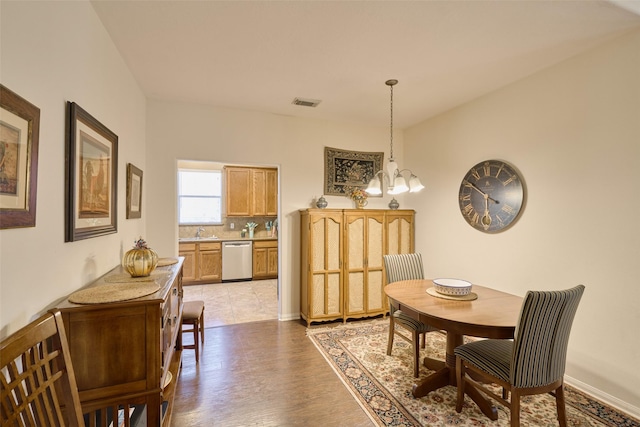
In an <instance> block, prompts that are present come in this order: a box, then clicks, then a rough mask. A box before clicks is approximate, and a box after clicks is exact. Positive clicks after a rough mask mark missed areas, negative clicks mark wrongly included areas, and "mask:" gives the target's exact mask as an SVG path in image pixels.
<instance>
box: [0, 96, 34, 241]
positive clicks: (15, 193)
mask: <svg viewBox="0 0 640 427" xmlns="http://www.w3.org/2000/svg"><path fill="white" fill-rule="evenodd" d="M39 135H40V109H39V108H38V107H36V106H35V105H33V104H31V103H30V102H28V101H27V100H26V99H24V98H22V97H20V96H19V95H18V94H16V93H14V92H12V91H11V90H9V89H8V88H6V87H5V86H3V85H0V228H3V229H4V228H21V227H35V226H36V202H37V197H36V193H37V186H38V140H39Z"/></svg>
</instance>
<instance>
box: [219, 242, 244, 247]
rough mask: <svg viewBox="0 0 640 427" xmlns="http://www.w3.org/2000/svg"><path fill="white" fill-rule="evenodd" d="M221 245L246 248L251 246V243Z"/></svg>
mask: <svg viewBox="0 0 640 427" xmlns="http://www.w3.org/2000/svg"><path fill="white" fill-rule="evenodd" d="M222 245H223V246H227V247H229V246H232V247H246V246H251V242H224V243H223V244H222Z"/></svg>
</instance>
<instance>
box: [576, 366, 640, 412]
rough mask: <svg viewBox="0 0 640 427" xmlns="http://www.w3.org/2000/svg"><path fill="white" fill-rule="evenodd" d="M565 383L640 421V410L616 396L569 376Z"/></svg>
mask: <svg viewBox="0 0 640 427" xmlns="http://www.w3.org/2000/svg"><path fill="white" fill-rule="evenodd" d="M564 382H565V383H566V384H568V385H570V386H571V387H574V388H577V389H578V390H580V391H582V392H584V393H586V394H588V395H590V396H592V397H594V398H596V399H598V400H600V401H602V402H603V403H605V404H607V405H610V406H612V407H614V408H616V409H618V410H619V411H622V412H625V413H627V414H629V415H630V416H632V417H634V418H638V419H640V408H638V407H637V406H633V405H631V404H630V403H627V402H625V401H623V400H620V399H618V398H617V397H615V396H612V395H610V394H608V393H605V392H603V391H602V390H598V389H597V388H595V387H592V386H590V385H589V384H586V383H583V382H582V381H579V380H577V379H575V378H572V377H570V376H568V375H565V376H564Z"/></svg>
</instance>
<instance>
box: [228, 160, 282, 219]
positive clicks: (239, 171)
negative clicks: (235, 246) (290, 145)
mask: <svg viewBox="0 0 640 427" xmlns="http://www.w3.org/2000/svg"><path fill="white" fill-rule="evenodd" d="M224 171H225V181H226V185H225V188H226V195H225V198H226V213H227V216H245V217H246V216H276V215H277V214H278V170H277V169H275V168H248V167H239V166H225V168H224Z"/></svg>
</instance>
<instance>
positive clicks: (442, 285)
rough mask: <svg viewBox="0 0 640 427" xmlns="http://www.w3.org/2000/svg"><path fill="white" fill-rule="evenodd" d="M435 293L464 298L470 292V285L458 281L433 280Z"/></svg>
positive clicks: (464, 281) (463, 281)
mask: <svg viewBox="0 0 640 427" xmlns="http://www.w3.org/2000/svg"><path fill="white" fill-rule="evenodd" d="M433 283H434V285H435V288H436V292H438V293H440V294H443V295H452V296H465V295H469V293H470V292H471V283H469V282H467V281H466V280H460V279H433Z"/></svg>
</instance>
